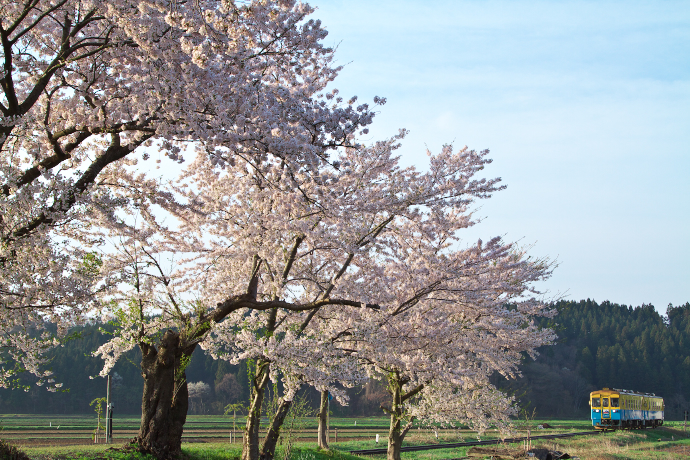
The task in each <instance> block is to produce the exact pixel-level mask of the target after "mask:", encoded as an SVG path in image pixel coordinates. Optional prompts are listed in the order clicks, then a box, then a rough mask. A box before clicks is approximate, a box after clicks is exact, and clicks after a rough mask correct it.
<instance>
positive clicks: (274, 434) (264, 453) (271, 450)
mask: <svg viewBox="0 0 690 460" xmlns="http://www.w3.org/2000/svg"><path fill="white" fill-rule="evenodd" d="M291 407H292V401H286V400H284V399H281V401H280V404H279V405H278V409H277V410H276V413H275V414H274V415H273V419H272V420H271V426H270V427H268V431H267V432H266V437H265V438H264V443H263V446H262V447H261V460H273V458H274V457H275V453H276V445H277V444H278V439H279V438H280V427H282V426H283V423H284V422H285V417H287V415H288V413H289V412H290V408H291Z"/></svg>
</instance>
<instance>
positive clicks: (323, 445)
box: [318, 390, 328, 449]
mask: <svg viewBox="0 0 690 460" xmlns="http://www.w3.org/2000/svg"><path fill="white" fill-rule="evenodd" d="M327 431H328V390H323V391H322V392H321V404H320V406H319V432H318V433H319V449H328V436H327Z"/></svg>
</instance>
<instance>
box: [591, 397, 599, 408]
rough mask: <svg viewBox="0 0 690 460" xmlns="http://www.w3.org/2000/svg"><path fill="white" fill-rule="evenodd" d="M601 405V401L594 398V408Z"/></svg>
mask: <svg viewBox="0 0 690 460" xmlns="http://www.w3.org/2000/svg"><path fill="white" fill-rule="evenodd" d="M600 405H601V401H600V400H599V398H592V407H599V406H600Z"/></svg>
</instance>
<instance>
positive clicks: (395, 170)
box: [98, 133, 506, 460]
mask: <svg viewBox="0 0 690 460" xmlns="http://www.w3.org/2000/svg"><path fill="white" fill-rule="evenodd" d="M403 135H404V133H401V135H399V136H396V137H395V138H393V139H390V140H388V141H385V142H378V143H376V144H375V145H373V146H371V147H369V148H348V149H345V150H343V151H341V152H340V153H339V155H338V157H334V159H333V160H332V162H331V163H330V164H329V163H323V164H322V167H321V168H319V169H314V168H311V167H303V168H301V169H296V168H294V167H290V166H289V165H288V164H287V163H286V162H284V161H283V159H281V158H275V157H271V156H267V157H265V158H264V159H263V160H262V161H259V162H257V161H246V162H245V161H239V160H238V161H235V162H234V163H227V164H225V167H224V168H223V169H219V168H218V167H217V165H216V164H214V161H213V158H210V157H209V156H208V155H199V156H197V157H196V159H195V161H194V162H193V163H192V164H191V165H190V166H189V168H188V172H187V173H186V175H185V176H183V177H182V178H181V179H180V181H178V182H176V183H174V184H170V185H168V186H167V187H161V186H160V184H158V183H157V182H156V181H153V180H151V181H146V180H143V179H141V178H140V177H139V176H138V175H137V174H127V173H126V172H125V171H123V170H117V171H112V174H110V173H106V175H105V177H106V178H107V180H109V181H112V183H113V184H118V187H117V189H118V190H121V191H122V193H123V197H121V198H122V199H124V195H127V199H128V200H130V202H131V203H132V208H131V214H132V215H137V216H139V217H138V220H137V222H135V223H132V222H129V223H128V222H125V220H120V219H118V218H114V216H113V214H111V213H109V212H107V210H105V211H104V212H103V213H102V214H101V223H100V225H101V226H102V227H103V228H105V229H106V233H107V234H110V235H119V238H122V239H123V240H125V241H124V244H122V245H121V247H122V251H121V252H119V253H114V254H110V255H109V254H104V256H103V259H104V264H105V265H104V269H103V273H121V275H118V276H119V281H117V282H114V283H113V284H112V285H113V286H116V287H117V289H111V290H109V291H108V292H107V295H106V297H104V302H105V304H106V305H110V309H111V312H112V313H113V314H114V315H115V316H117V317H118V318H120V322H121V324H122V332H121V334H119V335H118V336H117V337H116V338H115V339H113V340H112V341H111V342H109V343H108V344H106V345H104V346H103V347H101V349H99V352H98V353H99V354H100V355H102V356H103V357H104V358H105V359H106V367H105V368H104V370H103V373H106V372H107V371H108V369H109V368H110V367H111V366H112V365H113V364H114V362H115V361H116V360H117V359H118V358H119V356H121V354H122V353H123V352H125V351H126V350H128V349H130V348H132V347H134V346H139V347H140V348H141V349H142V353H143V355H144V360H143V361H142V371H143V375H144V380H145V391H144V392H145V394H144V403H143V405H144V413H143V414H142V428H141V430H140V434H139V438H138V441H139V443H140V444H141V445H143V446H152V447H150V448H149V449H150V450H152V451H155V449H158V448H159V447H156V446H161V447H160V449H163V448H166V449H172V450H170V452H172V451H173V450H174V446H173V447H170V446H172V443H173V439H175V440H177V441H174V442H177V445H178V446H179V436H178V435H176V434H175V433H178V434H179V435H181V431H182V425H183V424H184V416H185V414H186V410H187V399H186V398H187V390H186V383H185V380H184V367H185V365H186V364H185V363H186V362H187V361H188V359H189V357H190V356H191V353H192V352H193V350H194V349H195V347H196V346H197V345H199V344H200V345H201V346H202V347H203V348H205V349H207V350H208V351H210V352H211V353H212V354H214V356H216V357H221V358H225V359H230V360H231V361H234V362H237V361H238V360H240V359H247V358H251V359H255V360H256V361H255V362H256V366H257V367H256V373H255V375H254V379H253V386H254V389H253V396H252V401H251V407H250V411H249V412H250V415H249V417H248V421H247V428H246V431H247V433H246V436H245V446H244V452H243V457H244V458H246V459H251V460H254V459H256V458H258V456H259V455H260V452H259V443H258V415H257V414H258V410H259V408H260V407H261V401H262V398H263V388H265V386H266V384H267V382H268V380H269V379H270V378H273V380H274V381H275V380H276V379H277V378H278V377H277V376H278V374H279V373H280V375H281V376H282V379H283V384H284V386H285V388H286V396H285V397H284V401H283V402H285V403H286V407H287V408H289V403H290V401H291V399H292V398H291V395H293V394H294V392H295V391H296V390H297V388H299V385H301V384H304V383H307V384H311V385H314V386H316V387H317V388H319V389H326V388H329V385H330V386H331V387H332V384H333V383H334V382H341V383H342V382H346V381H348V379H349V380H350V381H352V377H351V376H350V374H354V373H356V372H357V370H356V368H355V367H353V366H349V367H347V366H345V365H344V364H343V363H348V362H352V360H351V359H350V358H351V356H348V354H349V353H351V351H349V350H344V349H342V348H339V347H338V346H335V345H336V343H337V342H338V340H339V339H340V338H342V337H347V336H348V335H352V334H353V333H354V331H355V330H357V331H365V330H366V329H367V327H374V326H372V325H374V324H377V323H376V322H377V321H379V316H372V314H371V313H369V312H376V311H378V310H379V309H381V308H383V307H382V306H383V305H387V304H391V302H393V301H394V300H395V297H394V296H392V295H391V294H390V293H389V289H390V288H391V287H393V288H395V287H396V283H398V284H399V283H400V282H402V281H401V280H402V278H401V279H397V278H396V277H393V276H391V275H387V271H389V270H391V268H389V265H390V264H391V263H393V262H394V261H395V257H397V256H396V255H395V254H396V252H401V254H402V255H404V254H407V253H408V252H410V254H414V257H416V256H419V257H421V258H422V259H420V260H419V261H416V262H414V264H416V265H419V264H433V263H435V261H437V260H441V259H440V257H441V256H440V255H439V254H434V251H433V250H432V249H430V248H429V247H427V246H428V245H424V244H422V243H421V242H418V241H419V240H420V238H421V240H424V239H425V238H432V239H433V238H435V239H436V240H438V239H441V240H443V241H444V243H440V245H441V246H440V247H436V250H437V251H441V250H442V249H444V247H445V246H448V244H450V243H448V241H451V240H453V239H454V238H455V237H454V233H453V232H454V230H455V229H458V228H462V227H465V226H467V225H470V224H471V222H472V221H471V218H470V216H469V214H468V213H467V207H468V206H469V205H470V204H471V202H472V200H473V199H475V198H477V197H480V198H481V197H486V196H489V195H490V193H491V192H493V191H495V190H497V189H499V188H500V187H499V186H498V180H497V179H493V180H486V179H474V178H473V176H474V175H475V174H476V173H478V172H479V171H481V169H483V167H484V165H486V164H487V163H488V162H489V161H490V160H488V159H487V158H486V155H487V152H482V153H476V152H474V151H471V150H468V149H466V148H465V149H461V150H459V151H457V152H453V151H452V148H451V147H450V146H448V147H446V148H444V150H443V151H442V152H441V153H440V154H439V155H436V156H433V157H432V158H431V163H430V170H429V172H426V173H420V172H418V171H416V170H415V169H413V168H407V169H401V168H400V167H399V166H398V158H397V157H396V156H395V155H394V150H395V148H396V147H397V145H398V141H399V140H400V139H401V138H402V136H403ZM134 183H136V184H137V187H133V186H132V185H131V184H134ZM154 209H155V210H156V211H155V212H154ZM161 210H165V212H167V213H168V215H169V216H170V218H171V219H172V220H174V221H175V224H174V225H168V226H164V225H162V224H161V223H160V220H161V218H160V213H161V212H162V211H161ZM436 240H434V241H436ZM403 242H404V243H405V245H403ZM497 246H500V245H498V243H497V242H494V243H492V245H490V247H487V248H483V247H481V245H480V249H472V250H469V252H463V253H458V255H456V258H457V259H458V260H455V259H454V260H455V261H454V263H455V265H454V266H455V267H456V268H458V269H459V268H461V267H464V266H465V265H467V266H468V267H473V266H474V265H473V264H476V263H478V262H476V261H470V262H467V261H464V260H463V259H462V257H463V256H468V257H469V256H472V257H474V259H477V258H478V259H479V260H481V261H482V262H483V263H485V264H486V263H488V262H489V259H490V258H489V254H494V253H495V252H496V251H498V249H496V247H497ZM418 247H419V248H422V249H425V251H421V249H419V248H418ZM501 248H503V250H504V251H505V250H506V249H505V247H504V246H501ZM415 251H416V252H415ZM420 251H421V252H420ZM499 252H500V251H499ZM166 253H167V254H174V255H175V257H176V258H177V259H176V260H177V261H178V262H177V267H175V268H173V269H170V270H166V268H165V266H168V265H170V263H169V262H166V263H163V261H162V260H161V255H162V254H166ZM494 255H495V254H494ZM409 257H412V255H410V256H409ZM414 257H412V258H411V259H409V260H405V261H404V262H400V263H401V264H403V265H404V264H406V263H412V261H414V260H416V259H415V258H414ZM424 258H425V259H424ZM494 259H495V257H494ZM463 263H465V265H463ZM480 265H481V264H480ZM478 270H479V268H478ZM497 272H501V271H500V270H497ZM421 273H423V272H421ZM467 273H468V274H469V272H467ZM501 273H502V272H501ZM410 277H412V274H411V273H409V274H408V278H410ZM384 279H385V280H386V282H390V283H391V285H390V286H389V285H386V289H384V288H383V286H380V284H381V283H382V282H383V280H384ZM144 280H146V282H144ZM475 282H477V281H476V280H475ZM401 286H402V285H401ZM118 290H119V291H118ZM408 290H409V288H408ZM431 292H433V289H431V290H429V291H428V292H427V294H429V293H431ZM478 295H479V294H478ZM418 296H419V299H412V300H410V301H409V302H410V305H416V304H417V303H418V302H419V301H420V299H422V298H423V294H422V293H418ZM480 298H481V296H480ZM363 299H367V300H363ZM386 308H388V307H386ZM400 311H401V312H404V311H407V308H406V307H400ZM353 312H356V313H353ZM339 314H340V315H342V316H338V315H339ZM354 318H357V320H356V322H353V321H355V320H354ZM366 325H369V326H366ZM157 337H162V338H161V339H160V341H159V342H158V343H157V344H155V342H156V340H157ZM343 352H345V354H343ZM163 353H164V355H162V354H163ZM149 355H150V359H151V361H150V362H149ZM154 358H155V359H154ZM337 370H339V371H340V373H341V374H340V375H338V374H337ZM163 394H165V395H167V396H165V397H162V396H161V395H163ZM336 395H337V392H336ZM154 396H155V397H156V398H158V399H156V400H155V401H154V400H152V399H151V398H153V397H154ZM159 414H163V415H159ZM279 415H280V414H277V417H276V418H275V420H274V421H277V424H276V425H274V427H273V428H275V429H273V428H272V430H273V435H274V437H275V439H277V432H278V430H279V424H280V417H279ZM159 417H160V418H159ZM171 423H174V426H171V425H170V424H171ZM152 427H156V428H152ZM161 427H162V428H161ZM269 431H270V430H269ZM163 433H165V434H164V435H163ZM270 434H271V432H269V435H270ZM269 438H270V436H267V439H266V440H265V442H264V449H263V450H262V452H261V454H262V456H263V457H264V458H271V457H272V455H273V451H274V448H275V446H274V445H273V447H271V443H272V442H273V441H275V439H269ZM166 452H167V451H166ZM166 455H167V454H166Z"/></svg>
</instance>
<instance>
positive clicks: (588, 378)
mask: <svg viewBox="0 0 690 460" xmlns="http://www.w3.org/2000/svg"><path fill="white" fill-rule="evenodd" d="M554 307H555V308H556V309H557V310H558V314H557V315H556V316H555V317H554V318H552V319H544V320H542V326H547V327H551V328H553V329H554V330H556V332H557V334H558V341H557V343H556V344H555V345H553V346H548V347H542V348H541V349H540V350H539V352H540V355H539V356H538V357H537V359H536V360H532V359H530V358H526V359H525V362H524V365H523V366H522V374H523V376H522V378H519V379H517V380H513V381H502V379H501V378H499V377H496V378H495V382H494V383H496V384H498V385H499V386H500V387H502V388H503V389H505V390H508V391H510V392H512V393H513V394H514V395H516V396H517V397H518V398H519V400H520V403H521V406H522V407H527V408H528V411H530V412H531V411H532V410H536V414H537V415H538V416H540V417H556V418H560V417H563V418H570V417H576V418H586V417H588V416H589V412H588V411H589V403H588V398H589V393H590V392H591V391H593V390H596V389H601V388H606V387H608V388H617V389H625V390H632V391H637V392H643V393H655V394H657V395H660V396H663V397H664V400H665V404H666V414H665V416H666V418H667V419H669V420H674V419H675V420H678V419H681V418H682V417H683V411H685V410H690V403H689V401H690V303H686V304H685V305H682V306H679V307H674V306H673V305H669V306H668V308H667V310H666V316H662V315H660V314H659V313H658V312H657V311H656V310H655V308H654V307H653V306H652V305H642V306H639V307H630V306H626V305H619V304H616V303H611V302H608V301H606V302H602V303H601V304H597V303H596V302H594V301H593V300H589V299H587V300H582V301H579V302H573V301H561V302H558V303H557V304H555V305H554Z"/></svg>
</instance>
